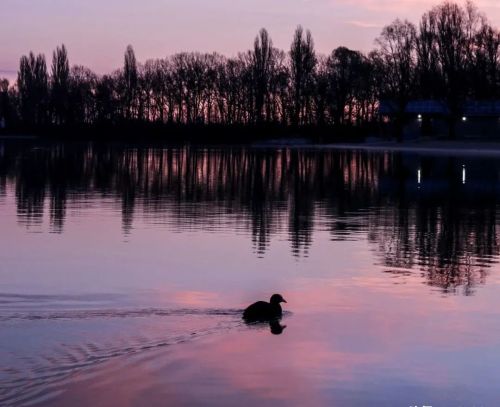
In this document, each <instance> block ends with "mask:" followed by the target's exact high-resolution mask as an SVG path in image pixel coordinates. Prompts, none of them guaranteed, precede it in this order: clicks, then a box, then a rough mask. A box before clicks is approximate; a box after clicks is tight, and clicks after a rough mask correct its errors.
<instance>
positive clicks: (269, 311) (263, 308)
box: [243, 294, 286, 322]
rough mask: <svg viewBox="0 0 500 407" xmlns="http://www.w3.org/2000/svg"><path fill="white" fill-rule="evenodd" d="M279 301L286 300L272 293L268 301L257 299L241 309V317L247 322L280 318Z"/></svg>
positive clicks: (281, 312)
mask: <svg viewBox="0 0 500 407" xmlns="http://www.w3.org/2000/svg"><path fill="white" fill-rule="evenodd" d="M281 302H286V301H285V300H284V299H283V297H282V296H281V295H279V294H274V295H273V296H272V297H271V300H270V302H265V301H257V302H255V303H253V304H252V305H250V306H248V307H247V308H246V309H245V311H243V319H244V320H245V321H247V322H258V321H270V320H272V319H277V318H281V316H282V315H283V310H282V309H281V305H280V303H281Z"/></svg>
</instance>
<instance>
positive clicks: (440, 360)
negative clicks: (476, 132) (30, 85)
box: [0, 140, 500, 407]
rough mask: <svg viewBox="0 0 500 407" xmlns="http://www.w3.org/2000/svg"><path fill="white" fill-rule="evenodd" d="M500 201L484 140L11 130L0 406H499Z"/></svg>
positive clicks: (3, 201) (1, 200) (1, 272)
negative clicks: (116, 136) (68, 138)
mask: <svg viewBox="0 0 500 407" xmlns="http://www.w3.org/2000/svg"><path fill="white" fill-rule="evenodd" d="M499 204H500V160H499V159H498V157H496V156H493V155H492V156H489V155H487V154H486V155H485V154H483V155H467V153H466V152H455V153H454V155H447V154H443V153H433V152H411V151H407V152H397V151H362V150H355V149H333V148H319V147H307V146H304V147H271V146H268V147H264V146H261V147H258V146H255V147H245V146H235V147H196V146H187V145H186V146H184V145H181V146H162V145H127V144H118V143H110V144H106V143H80V144H78V143H75V144H63V143H49V142H41V141H29V140H26V141H6V140H4V141H0V227H1V229H0V230H1V232H0V260H1V262H0V405H2V406H21V405H30V406H68V405H71V406H153V405H161V406H167V405H175V406H234V405H236V404H237V405H240V406H254V405H262V406H306V405H307V406H333V405H335V406H369V407H373V406H406V407H408V406H419V407H420V406H424V405H427V406H434V407H436V406H453V407H457V406H464V407H465V406H470V407H473V406H497V405H500V393H499V391H498V383H496V379H497V378H498V377H499V374H500V265H499V260H500V258H499V254H500V232H499V226H500V216H499V215H500V211H499V210H500V206H499ZM273 293H281V294H282V295H283V296H284V298H285V299H286V300H287V303H286V304H283V305H284V309H285V313H284V316H283V318H282V320H281V321H279V322H274V323H273V324H265V323H263V324H255V325H247V324H245V323H244V322H243V321H242V319H241V312H242V310H243V309H244V308H245V307H246V306H247V305H248V304H250V303H252V302H254V301H257V300H268V299H269V297H270V296H271V295H272V294H273Z"/></svg>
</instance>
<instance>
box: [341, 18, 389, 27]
mask: <svg viewBox="0 0 500 407" xmlns="http://www.w3.org/2000/svg"><path fill="white" fill-rule="evenodd" d="M346 24H348V25H352V26H354V27H359V28H382V27H383V25H382V24H379V23H374V22H370V21H360V20H350V21H346Z"/></svg>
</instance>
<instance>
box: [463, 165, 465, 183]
mask: <svg viewBox="0 0 500 407" xmlns="http://www.w3.org/2000/svg"><path fill="white" fill-rule="evenodd" d="M462 184H465V165H462Z"/></svg>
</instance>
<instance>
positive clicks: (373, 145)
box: [0, 134, 500, 156]
mask: <svg viewBox="0 0 500 407" xmlns="http://www.w3.org/2000/svg"><path fill="white" fill-rule="evenodd" d="M0 141H41V142H47V141H48V142H62V143H68V144H71V143H81V142H85V141H88V142H93V143H115V142H117V143H131V144H149V143H154V144H158V143H160V144H164V145H179V144H192V145H200V146H218V147H220V146H228V147H234V146H249V147H252V148H307V149H325V150H331V149H334V150H362V151H373V152H382V151H384V152H408V153H425V154H467V155H489V156H497V155H500V139H499V140H498V141H492V140H484V139H477V140H472V139H469V140H429V139H427V140H411V141H403V142H397V141H386V140H373V139H372V140H367V141H358V142H357V141H352V142H346V141H345V140H342V141H340V140H339V141H338V142H326V143H325V142H320V141H318V142H316V141H314V140H313V139H311V138H310V137H307V136H304V137H301V136H299V135H296V136H293V135H292V136H289V137H286V136H285V137H275V138H271V139H267V140H266V139H263V138H261V139H259V138H256V139H254V140H251V139H250V140H249V139H248V138H245V137H243V139H241V140H240V142H237V141H234V140H231V141H229V140H212V141H208V140H200V139H197V138H194V139H193V138H186V139H184V140H183V139H182V138H180V137H174V138H172V139H170V140H169V139H160V138H157V137H144V138H142V139H132V138H130V137H123V138H116V137H111V138H102V139H99V138H85V137H77V138H74V139H69V140H68V139H67V140H64V139H62V138H59V137H45V136H43V135H36V134H0Z"/></svg>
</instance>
